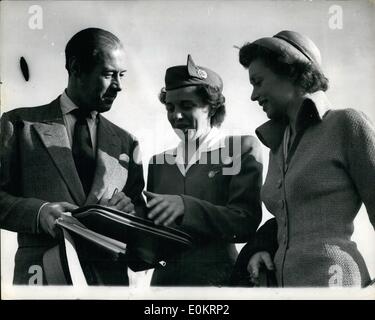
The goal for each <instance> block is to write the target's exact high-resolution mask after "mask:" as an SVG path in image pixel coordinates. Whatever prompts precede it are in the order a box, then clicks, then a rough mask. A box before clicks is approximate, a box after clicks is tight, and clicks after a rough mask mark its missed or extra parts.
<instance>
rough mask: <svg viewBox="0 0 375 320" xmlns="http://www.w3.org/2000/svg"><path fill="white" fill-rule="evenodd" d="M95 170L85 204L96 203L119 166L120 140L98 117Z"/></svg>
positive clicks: (105, 121)
mask: <svg viewBox="0 0 375 320" xmlns="http://www.w3.org/2000/svg"><path fill="white" fill-rule="evenodd" d="M98 117H99V123H98V130H97V153H96V170H95V177H94V181H93V184H92V188H91V191H90V193H89V195H88V197H87V200H86V204H90V203H97V202H98V201H99V200H100V199H101V198H102V196H103V194H104V193H105V192H106V189H107V187H108V186H109V185H111V180H112V176H113V173H114V169H115V168H116V166H118V165H119V160H118V159H119V156H120V153H121V140H120V138H119V136H118V135H117V134H116V133H115V132H114V131H113V129H112V128H111V124H110V122H109V121H108V120H106V119H105V118H103V117H102V116H101V115H98Z"/></svg>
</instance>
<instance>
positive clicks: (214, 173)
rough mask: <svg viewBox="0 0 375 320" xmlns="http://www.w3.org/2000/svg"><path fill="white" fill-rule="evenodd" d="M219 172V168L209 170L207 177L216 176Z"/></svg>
mask: <svg viewBox="0 0 375 320" xmlns="http://www.w3.org/2000/svg"><path fill="white" fill-rule="evenodd" d="M219 172H220V169H219V170H211V171H210V172H209V173H208V177H209V178H210V179H211V178H213V177H214V176H216V174H217V173H219Z"/></svg>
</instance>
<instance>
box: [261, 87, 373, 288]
mask: <svg viewBox="0 0 375 320" xmlns="http://www.w3.org/2000/svg"><path fill="white" fill-rule="evenodd" d="M297 119H298V120H297V134H296V138H295V140H294V142H293V144H292V145H291V147H290V149H289V152H288V156H287V158H286V160H284V154H283V143H282V140H283V135H284V131H285V127H286V124H283V123H281V122H277V121H275V120H271V121H269V122H267V123H266V124H264V125H263V126H261V127H260V128H258V129H257V134H258V137H259V138H260V140H261V141H262V142H263V143H264V144H265V145H266V146H267V147H269V148H270V161H269V168H268V173H267V177H266V180H265V184H264V186H263V188H262V191H261V197H262V200H263V201H264V203H265V205H266V207H267V209H268V210H269V211H270V212H271V213H272V214H273V215H274V216H275V218H276V221H275V222H277V230H278V232H277V242H278V248H277V251H276V254H275V257H274V262H275V266H276V275H277V281H278V285H279V286H285V287H296V286H304V287H311V286H312V287H317V286H361V285H362V286H363V285H365V284H366V283H367V282H368V281H369V274H368V271H367V268H366V265H365V262H364V260H363V258H362V256H361V254H360V253H359V252H358V250H357V247H356V244H355V243H354V242H352V241H351V236H352V233H353V220H354V218H355V217H356V215H357V213H358V211H359V209H360V207H361V205H362V203H364V204H365V206H366V209H367V212H368V215H369V218H370V221H371V223H372V225H373V226H375V188H374V182H375V130H374V126H373V124H372V123H371V122H370V121H369V120H368V118H367V117H366V116H365V115H364V114H362V113H360V112H358V111H355V110H353V109H344V110H330V104H329V102H328V100H327V98H326V96H325V95H324V93H323V92H317V93H314V94H311V95H307V96H306V99H305V101H304V103H303V105H302V107H301V110H300V113H299V115H298V118H297ZM275 222H274V223H275ZM268 226H272V223H269V224H268ZM271 230H272V228H271ZM270 237H271V236H269V238H270ZM262 238H263V239H264V238H266V237H264V235H263V236H262ZM369 245H373V244H369Z"/></svg>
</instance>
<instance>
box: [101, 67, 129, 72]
mask: <svg viewBox="0 0 375 320" xmlns="http://www.w3.org/2000/svg"><path fill="white" fill-rule="evenodd" d="M103 71H104V72H117V71H116V70H115V69H111V68H104V70H103ZM127 71H128V70H121V71H119V72H118V73H125V72H127Z"/></svg>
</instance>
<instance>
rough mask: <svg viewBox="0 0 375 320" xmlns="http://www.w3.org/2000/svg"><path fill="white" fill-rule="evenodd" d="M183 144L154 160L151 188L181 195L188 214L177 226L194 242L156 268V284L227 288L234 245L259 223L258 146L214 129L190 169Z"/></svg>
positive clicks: (259, 163) (150, 167)
mask: <svg viewBox="0 0 375 320" xmlns="http://www.w3.org/2000/svg"><path fill="white" fill-rule="evenodd" d="M181 148H182V145H181V144H180V145H179V147H177V148H176V149H173V150H169V151H166V152H164V153H162V154H159V155H156V156H154V157H153V158H152V160H151V162H150V165H149V173H148V177H149V178H148V190H149V191H152V192H156V193H161V194H178V195H181V197H182V199H183V202H184V206H185V213H184V216H183V218H182V220H181V221H179V223H178V224H177V225H175V227H177V228H179V229H181V230H182V231H185V232H187V233H189V234H190V235H191V236H192V237H193V241H194V246H193V248H192V249H190V250H189V251H186V252H184V253H182V254H178V255H177V256H175V257H174V259H171V260H170V261H167V263H166V265H165V266H164V267H159V268H156V269H155V271H154V275H153V278H152V285H156V286H210V285H214V286H225V285H228V284H229V282H228V280H229V277H230V273H231V270H232V267H233V265H234V262H235V259H236V257H237V251H236V249H235V245H234V243H237V242H245V241H247V240H248V239H249V237H250V236H251V235H252V234H254V233H255V231H256V229H257V227H258V225H259V223H260V221H261V216H262V213H261V204H260V194H259V192H260V187H261V184H262V162H261V156H260V155H261V150H260V144H259V142H258V141H257V140H256V139H255V138H254V137H250V136H243V137H240V136H237V137H226V138H225V137H221V136H220V135H219V134H218V132H217V131H216V129H212V131H211V133H210V137H209V138H207V139H206V141H205V143H203V144H202V146H201V147H200V148H199V150H198V152H197V153H196V156H195V157H193V158H192V160H191V161H190V163H189V165H188V166H187V168H185V167H184V165H183V160H182V157H181V152H180V150H181Z"/></svg>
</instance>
